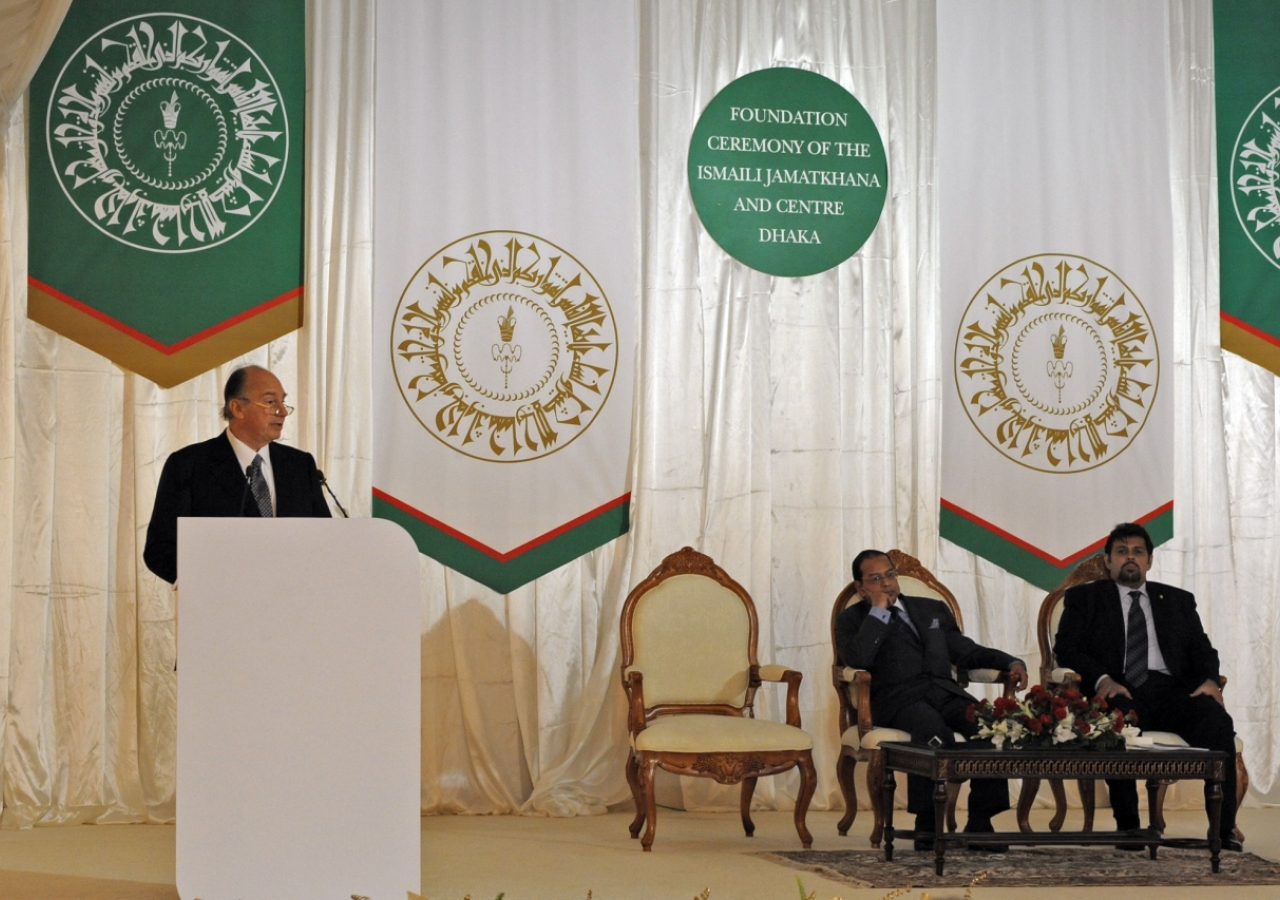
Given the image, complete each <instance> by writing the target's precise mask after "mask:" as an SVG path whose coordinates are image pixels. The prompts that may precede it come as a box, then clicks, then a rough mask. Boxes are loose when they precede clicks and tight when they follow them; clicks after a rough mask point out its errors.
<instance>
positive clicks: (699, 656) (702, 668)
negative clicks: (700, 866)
mask: <svg viewBox="0 0 1280 900" xmlns="http://www.w3.org/2000/svg"><path fill="white" fill-rule="evenodd" d="M621 630H622V686H623V688H624V689H625V690H626V692H627V700H628V711H627V729H628V731H629V732H630V735H631V741H630V743H631V752H630V753H629V754H628V756H627V768H626V775H627V784H628V785H630V787H631V794H632V796H633V797H634V798H635V802H636V817H635V820H634V821H632V823H631V826H630V830H631V836H632V837H633V838H634V837H639V836H640V829H641V828H642V827H643V826H644V825H645V823H646V822H647V823H648V827H647V829H646V830H645V834H644V837H643V839H642V840H641V844H642V846H643V847H644V849H645V850H649V849H651V848H652V846H653V838H654V833H655V831H656V816H657V802H656V799H655V797H654V783H653V782H654V775H655V770H656V769H658V768H661V769H664V770H666V771H668V772H674V773H676V774H678V775H695V776H701V777H706V778H714V779H715V780H716V781H718V782H720V783H721V784H741V785H742V794H741V801H740V805H741V813H742V827H743V829H744V830H745V831H746V833H747V835H748V836H750V835H751V834H752V833H753V832H754V831H755V825H754V824H753V823H752V821H751V797H752V794H753V792H754V791H755V786H756V780H757V779H758V778H759V777H760V776H762V775H775V774H777V773H779V772H785V771H787V770H788V769H793V768H795V769H799V772H800V794H799V796H798V797H797V798H796V807H795V826H796V832H797V833H798V834H799V835H800V841H801V843H802V844H803V845H804V846H805V848H806V849H807V848H809V847H810V846H812V844H813V837H812V836H811V835H810V834H809V830H808V828H806V827H805V822H804V819H805V814H806V813H807V812H808V809H809V801H810V800H812V799H813V792H814V789H815V787H816V786H817V773H816V772H815V771H814V768H813V738H811V737H810V736H809V735H808V734H806V733H805V732H804V731H803V730H802V729H801V728H800V680H801V676H800V673H799V672H795V671H792V670H790V669H787V668H786V667H784V666H776V665H765V666H762V665H760V664H759V662H758V661H757V659H756V639H757V634H758V624H757V620H756V608H755V604H753V603H752V602H751V597H750V595H748V594H747V592H746V591H745V590H744V589H743V588H742V586H741V585H740V584H738V583H737V582H736V581H734V580H733V579H732V578H730V577H729V576H728V575H727V574H726V573H725V571H724V570H723V569H721V568H720V567H719V566H717V565H716V564H715V562H714V561H712V560H711V559H710V558H709V557H707V556H704V555H703V554H701V553H699V552H697V551H696V550H694V549H693V548H691V547H685V548H684V549H682V550H680V551H678V552H676V553H673V554H671V555H670V556H668V557H667V558H666V559H664V560H663V561H662V564H661V565H659V566H658V567H657V568H656V569H654V570H653V572H651V573H650V574H649V577H647V578H646V579H645V580H644V581H642V582H640V584H638V585H636V587H635V588H634V589H633V590H632V591H631V593H630V594H629V595H628V596H627V601H626V603H625V604H624V605H623V607H622V629H621ZM766 681H772V682H782V683H785V684H786V685H787V699H786V722H785V723H784V722H774V721H769V720H766V719H757V718H755V712H754V703H755V696H756V691H757V689H758V688H759V687H760V685H761V684H762V683H764V682H766Z"/></svg>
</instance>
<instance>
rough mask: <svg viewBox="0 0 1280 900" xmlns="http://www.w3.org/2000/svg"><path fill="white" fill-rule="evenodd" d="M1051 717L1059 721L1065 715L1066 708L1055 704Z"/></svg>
mask: <svg viewBox="0 0 1280 900" xmlns="http://www.w3.org/2000/svg"><path fill="white" fill-rule="evenodd" d="M1053 717H1054V718H1055V719H1057V720H1058V721H1059V722H1061V721H1062V720H1063V719H1065V718H1066V717H1067V708H1066V707H1065V706H1055V707H1054V708H1053Z"/></svg>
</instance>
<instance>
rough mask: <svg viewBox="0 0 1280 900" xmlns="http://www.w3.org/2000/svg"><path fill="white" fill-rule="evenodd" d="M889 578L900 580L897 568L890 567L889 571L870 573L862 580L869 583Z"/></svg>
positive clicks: (877, 582) (878, 582) (876, 582)
mask: <svg viewBox="0 0 1280 900" xmlns="http://www.w3.org/2000/svg"><path fill="white" fill-rule="evenodd" d="M889 579H892V580H894V581H897V580H898V570H897V569H890V570H889V571H888V572H877V573H876V574H875V575H868V576H866V577H865V578H863V579H862V580H863V581H865V582H866V583H867V584H880V583H881V582H883V581H887V580H889Z"/></svg>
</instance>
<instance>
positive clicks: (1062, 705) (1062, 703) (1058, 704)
mask: <svg viewBox="0 0 1280 900" xmlns="http://www.w3.org/2000/svg"><path fill="white" fill-rule="evenodd" d="M1053 708H1054V709H1066V708H1067V698H1066V697H1054V698H1053Z"/></svg>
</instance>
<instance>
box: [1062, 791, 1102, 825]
mask: <svg viewBox="0 0 1280 900" xmlns="http://www.w3.org/2000/svg"><path fill="white" fill-rule="evenodd" d="M1076 784H1077V785H1079V787H1080V808H1081V809H1082V810H1084V826H1083V827H1082V828H1081V829H1080V830H1081V831H1093V814H1094V812H1095V811H1096V807H1097V805H1098V804H1097V800H1098V795H1097V791H1095V790H1094V782H1093V779H1092V778H1081V779H1080V780H1079V781H1078V782H1076ZM1065 801H1066V798H1065V797H1064V798H1063V802H1064V804H1065Z"/></svg>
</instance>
